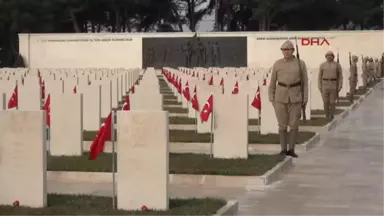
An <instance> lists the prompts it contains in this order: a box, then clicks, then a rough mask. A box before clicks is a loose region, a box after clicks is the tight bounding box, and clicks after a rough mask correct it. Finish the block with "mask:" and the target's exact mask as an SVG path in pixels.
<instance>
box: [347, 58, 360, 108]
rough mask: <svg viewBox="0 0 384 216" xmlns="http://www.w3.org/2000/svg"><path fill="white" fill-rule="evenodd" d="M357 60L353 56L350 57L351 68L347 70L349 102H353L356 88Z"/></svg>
mask: <svg viewBox="0 0 384 216" xmlns="http://www.w3.org/2000/svg"><path fill="white" fill-rule="evenodd" d="M358 60H359V58H358V57H357V56H355V55H353V56H352V57H351V61H352V62H351V63H352V64H351V67H350V68H349V72H350V75H349V101H350V102H351V103H352V102H353V97H354V95H355V93H356V87H357V64H356V63H357V61H358Z"/></svg>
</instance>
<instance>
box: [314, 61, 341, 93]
mask: <svg viewBox="0 0 384 216" xmlns="http://www.w3.org/2000/svg"><path fill="white" fill-rule="evenodd" d="M342 71H343V70H342V69H341V65H340V64H339V63H337V62H335V61H332V62H329V61H326V62H324V63H322V64H321V65H320V67H319V77H318V87H319V89H322V90H323V89H328V90H336V87H337V89H338V91H340V90H341V88H342V87H343V72H342Z"/></svg>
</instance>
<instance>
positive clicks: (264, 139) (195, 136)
mask: <svg viewBox="0 0 384 216" xmlns="http://www.w3.org/2000/svg"><path fill="white" fill-rule="evenodd" d="M320 121H321V120H320ZM96 134H97V131H84V132H83V140H84V141H93V139H94V138H95V137H96ZM315 134H316V133H315V132H310V131H299V133H298V137H297V143H298V144H303V143H304V142H306V141H308V140H309V139H311V138H312V137H313V136H315ZM116 135H117V133H116V131H115V137H117V136H116ZM169 142H183V143H191V144H193V143H210V142H211V134H210V133H196V131H193V130H169ZM248 143H251V144H279V143H280V141H279V134H275V133H273V134H262V135H260V134H259V132H257V131H249V132H248Z"/></svg>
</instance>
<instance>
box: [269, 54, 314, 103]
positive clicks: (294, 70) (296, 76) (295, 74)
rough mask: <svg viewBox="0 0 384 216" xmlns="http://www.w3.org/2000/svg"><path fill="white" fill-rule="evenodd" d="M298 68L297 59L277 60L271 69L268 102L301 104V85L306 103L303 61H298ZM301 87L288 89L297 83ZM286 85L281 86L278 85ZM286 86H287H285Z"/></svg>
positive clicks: (306, 83) (305, 79)
mask: <svg viewBox="0 0 384 216" xmlns="http://www.w3.org/2000/svg"><path fill="white" fill-rule="evenodd" d="M300 66H301V74H300V67H299V62H298V60H297V58H295V57H294V58H291V59H284V58H283V59H279V60H277V61H276V62H275V63H274V64H273V67H272V75H271V80H270V84H269V88H268V96H269V101H271V102H280V103H299V102H300V103H301V102H303V98H302V91H301V88H302V87H301V85H303V90H304V101H305V102H306V101H308V75H307V67H306V65H305V63H304V61H301V60H300ZM299 82H300V84H301V85H298V86H295V87H290V86H289V85H293V84H297V83H299ZM279 83H280V84H282V85H286V86H281V85H279ZM287 85H288V86H287Z"/></svg>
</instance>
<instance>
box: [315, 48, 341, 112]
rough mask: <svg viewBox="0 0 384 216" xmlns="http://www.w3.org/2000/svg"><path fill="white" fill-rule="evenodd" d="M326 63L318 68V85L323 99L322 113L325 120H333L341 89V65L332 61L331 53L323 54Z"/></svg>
mask: <svg viewBox="0 0 384 216" xmlns="http://www.w3.org/2000/svg"><path fill="white" fill-rule="evenodd" d="M325 58H326V59H327V61H325V62H324V63H322V64H321V65H320V68H319V78H318V85H319V90H320V92H321V96H322V97H323V103H324V112H325V117H326V118H327V119H333V117H334V113H335V110H336V99H337V92H340V90H341V88H342V87H343V73H342V69H341V65H340V64H339V63H337V62H335V61H334V59H335V55H334V54H333V52H332V51H328V52H327V53H326V54H325Z"/></svg>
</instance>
